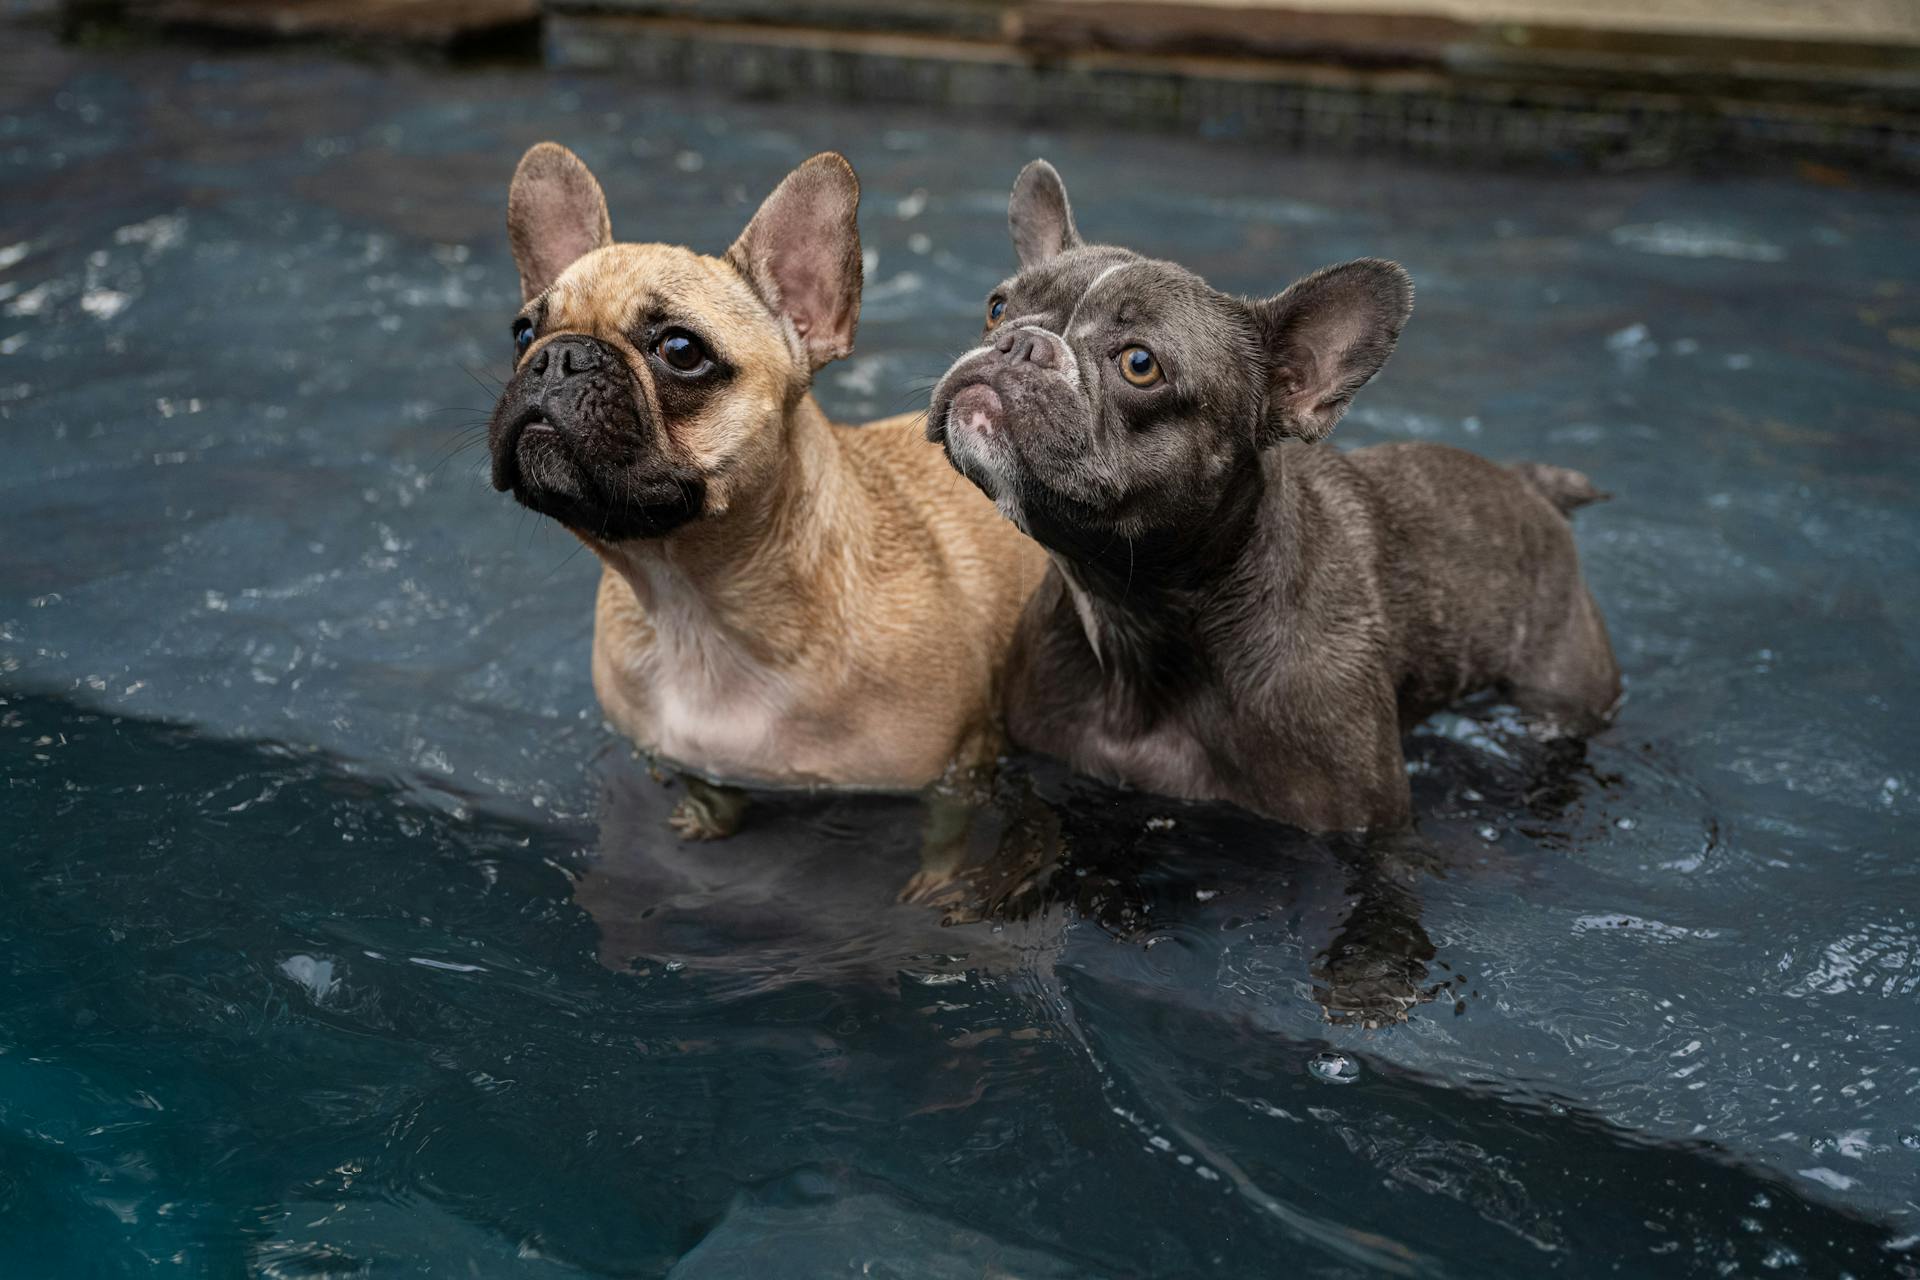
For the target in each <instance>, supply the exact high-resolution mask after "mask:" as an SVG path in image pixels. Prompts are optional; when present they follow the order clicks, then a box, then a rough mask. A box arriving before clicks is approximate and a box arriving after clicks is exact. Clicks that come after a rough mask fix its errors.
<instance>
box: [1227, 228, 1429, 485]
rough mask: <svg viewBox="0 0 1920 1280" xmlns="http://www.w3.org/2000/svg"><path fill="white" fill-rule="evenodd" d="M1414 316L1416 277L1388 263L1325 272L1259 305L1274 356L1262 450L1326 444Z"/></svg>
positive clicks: (1366, 262)
mask: <svg viewBox="0 0 1920 1280" xmlns="http://www.w3.org/2000/svg"><path fill="white" fill-rule="evenodd" d="M1412 312H1413V280H1412V278H1411V277H1409V276H1408V275H1407V273H1406V269H1405V268H1403V267H1402V266H1401V265H1400V264H1399V263H1397V262H1388V261H1386V260H1384V259H1381V258H1360V259H1357V260H1355V261H1353V262H1343V263H1341V264H1340V265H1339V266H1337V267H1323V268H1321V269H1320V270H1319V271H1316V272H1314V273H1313V274H1312V275H1310V276H1307V277H1306V278H1305V279H1302V280H1297V281H1295V282H1294V283H1293V284H1292V285H1290V286H1288V288H1287V290H1286V292H1284V293H1282V294H1280V295H1279V296H1278V297H1276V298H1268V299H1267V300H1266V301H1264V302H1256V303H1254V304H1253V314H1254V319H1255V321H1256V323H1258V325H1259V327H1260V338H1261V344H1262V346H1263V347H1264V348H1265V349H1266V354H1267V414H1266V420H1265V422H1264V424H1263V426H1262V429H1261V440H1260V444H1261V446H1262V447H1263V448H1264V447H1265V446H1267V445H1270V444H1274V443H1276V442H1277V441H1278V440H1279V439H1281V438H1282V437H1284V436H1293V437H1295V438H1296V439H1300V440H1321V439H1325V438H1326V434H1327V432H1329V431H1331V430H1333V424H1334V423H1336V422H1338V421H1340V418H1341V415H1343V414H1345V413H1346V411H1347V405H1348V403H1349V402H1351V401H1352V399H1353V394H1354V392H1356V391H1358V390H1359V389H1360V388H1361V387H1364V386H1365V385H1366V384H1367V380H1368V379H1369V378H1371V377H1373V375H1374V374H1376V373H1378V372H1379V371H1380V366H1381V365H1383V364H1385V363H1386V362H1387V357H1388V356H1390V355H1392V354H1393V346H1394V343H1396V342H1398V341H1399V339H1400V330H1401V328H1402V327H1404V326H1405V325H1406V323H1407V317H1408V316H1409V315H1410V314H1412Z"/></svg>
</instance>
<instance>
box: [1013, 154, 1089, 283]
mask: <svg viewBox="0 0 1920 1280" xmlns="http://www.w3.org/2000/svg"><path fill="white" fill-rule="evenodd" d="M1007 229H1008V230H1009V231H1011V232H1013V249H1014V252H1015V253H1017V254H1019V255H1020V269H1021V270H1022V271H1025V270H1026V269H1027V268H1028V267H1037V266H1039V265H1040V264H1041V263H1043V262H1045V261H1046V260H1047V259H1048V258H1051V257H1053V256H1054V255H1055V254H1058V253H1063V252H1065V251H1066V250H1068V249H1072V248H1075V247H1076V246H1078V245H1079V244H1080V232H1079V231H1078V230H1076V229H1075V228H1074V225H1073V206H1072V205H1070V204H1068V203H1067V184H1066V183H1064V182H1062V181H1060V175H1059V173H1057V172H1056V171H1055V170H1054V167H1053V166H1052V165H1050V164H1048V163H1047V162H1046V161H1045V160H1035V161H1033V162H1032V163H1030V164H1029V165H1027V167H1026V168H1024V169H1022V170H1021V171H1020V176H1019V177H1017V178H1015V179H1014V180H1013V196H1012V198H1011V199H1009V200H1008V201H1007Z"/></svg>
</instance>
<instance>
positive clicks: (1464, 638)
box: [928, 165, 1620, 830]
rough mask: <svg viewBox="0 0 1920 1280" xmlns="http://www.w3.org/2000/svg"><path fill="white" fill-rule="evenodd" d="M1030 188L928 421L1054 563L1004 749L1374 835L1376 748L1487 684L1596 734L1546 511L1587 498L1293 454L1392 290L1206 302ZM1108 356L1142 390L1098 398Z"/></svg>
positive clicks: (1428, 469) (1389, 809)
mask: <svg viewBox="0 0 1920 1280" xmlns="http://www.w3.org/2000/svg"><path fill="white" fill-rule="evenodd" d="M1035 173H1036V166H1034V165H1030V166H1028V169H1027V170H1026V171H1025V172H1023V173H1022V175H1021V182H1020V186H1018V187H1016V189H1015V193H1014V200H1013V206H1014V207H1013V211H1012V213H1011V215H1010V221H1011V222H1012V223H1013V226H1014V231H1015V237H1016V240H1017V241H1018V240H1020V238H1021V235H1022V224H1023V220H1024V221H1025V222H1026V224H1027V227H1028V230H1029V231H1030V232H1031V233H1032V234H1031V236H1030V237H1029V240H1030V243H1027V244H1022V246H1021V250H1020V252H1021V260H1022V271H1021V273H1020V274H1019V275H1016V276H1015V277H1013V278H1012V279H1010V280H1008V281H1006V282H1005V283H1004V284H1002V285H1001V286H1000V287H999V289H997V290H996V291H995V293H994V297H995V298H998V299H1001V300H1003V301H1004V303H1005V306H1004V308H1003V314H1002V318H1001V320H1000V321H999V322H998V323H997V324H991V325H989V331H988V333H987V334H986V337H985V339H984V345H983V346H981V347H980V348H977V349H976V350H974V351H971V352H969V353H968V354H967V355H966V356H963V357H962V358H961V359H960V361H959V362H957V363H956V364H955V365H954V367H953V368H952V369H950V370H949V371H948V373H947V375H946V377H945V378H943V379H942V381H941V383H940V385H939V387H937V388H936V389H935V391H934V397H933V405H932V411H931V413H930V415H929V417H928V436H929V438H930V439H933V440H936V441H939V442H941V443H942V444H943V445H944V446H945V448H946V450H947V454H948V457H949V459H950V460H951V461H952V462H953V464H954V466H955V467H956V468H957V469H958V470H959V471H960V472H961V473H962V474H963V475H965V476H967V477H968V478H969V479H971V480H973V481H974V482H975V483H976V484H978V485H979V486H980V487H981V488H982V489H984V490H985V491H986V492H987V493H988V494H989V495H990V496H991V497H993V498H994V499H995V501H996V502H998V503H999V505H1000V507H1001V510H1002V511H1003V512H1005V513H1006V514H1007V515H1008V516H1009V517H1010V518H1012V519H1014V520H1015V521H1017V522H1018V523H1019V524H1020V526H1021V527H1022V528H1023V529H1025V530H1026V531H1027V532H1028V533H1029V534H1030V535H1031V536H1033V537H1034V538H1036V539H1037V540H1038V541H1039V542H1041V543H1042V544H1043V545H1044V546H1046V547H1047V549H1048V550H1049V552H1050V553H1051V554H1052V556H1053V560H1054V566H1055V567H1054V569H1053V570H1052V571H1051V572H1050V573H1049V574H1048V576H1047V578H1046V580H1045V581H1044V582H1043V583H1042V585H1041V587H1040V589H1039V590H1038V592H1036V594H1035V596H1034V598H1033V600H1032V601H1031V602H1030V604H1029V605H1028V607H1027V610H1026V613H1025V616H1024V617H1023V619H1022V622H1021V626H1020V628H1019V631H1018V632H1017V634H1016V637H1015V640H1014V651H1013V654H1012V658H1011V661H1010V666H1009V670H1008V677H1007V693H1006V711H1007V723H1008V729H1009V731H1010V733H1011V734H1012V736H1013V738H1014V741H1015V742H1016V743H1018V744H1019V745H1021V746H1023V747H1026V748H1028V749H1031V750H1037V751H1042V752H1045V753H1047V754H1051V755H1055V756H1059V757H1061V758H1063V759H1065V760H1067V761H1068V762H1069V763H1071V764H1072V765H1074V766H1075V767H1076V768H1078V769H1080V770H1082V771H1083V772H1087V773H1091V774H1094V775H1096V776H1100V777H1104V778H1107V779H1110V780H1113V781H1118V782H1124V783H1129V784H1132V785H1135V786H1139V787H1142V788H1145V789H1148V790H1153V791H1158V792H1163V793H1166V794H1169V795H1176V796H1185V797H1191V798H1196V799H1224V800H1230V801H1233V802H1235V803H1237V804H1240V805H1242V806H1244V807H1246V808H1248V809H1252V810H1255V811H1257V812H1260V813H1265V814H1268V815H1270V816H1273V817H1276V818H1280V819H1282V820H1285V821H1288V822H1292V823H1296V824H1298V825H1301V826H1305V827H1311V828H1318V829H1346V830H1352V829H1384V828H1392V827H1397V826H1401V825H1404V824H1405V823H1406V822H1408V821H1409V819H1410V816H1411V815H1410V812H1409V805H1410V797H1409V792H1408V787H1407V780H1406V774H1405V768H1404V764H1403V759H1402V755H1401V745H1400V737H1401V734H1402V733H1403V732H1404V731H1405V730H1406V729H1407V728H1408V727H1410V726H1411V725H1412V724H1414V723H1415V722H1417V721H1418V720H1420V719H1421V718H1422V717H1424V716H1426V715H1428V714H1429V713H1431V712H1433V711H1435V710H1438V709H1439V708H1441V707H1444V706H1446V705H1447V704H1448V703H1450V702H1453V701H1455V700H1456V699H1459V698H1462V697H1464V696H1466V695H1468V694H1471V693H1474V692H1477V691H1480V690H1485V689H1496V690H1503V691H1505V692H1507V693H1508V694H1509V695H1510V696H1511V697H1512V698H1513V699H1514V700H1515V701H1516V702H1517V703H1518V704H1519V705H1521V706H1522V707H1523V708H1526V709H1528V710H1531V711H1534V712H1538V713H1541V714H1542V715H1545V716H1549V717H1551V718H1552V719H1553V721H1554V722H1555V723H1556V724H1558V725H1559V726H1560V727H1561V728H1563V729H1565V730H1566V731H1569V732H1573V733H1586V732H1591V731H1592V730H1594V729H1595V728H1597V727H1599V726H1600V725H1602V724H1604V723H1605V721H1606V719H1607V717H1608V716H1609V715H1610V714H1611V712H1612V709H1613V707H1614V704H1615V703H1616V702H1617V701H1618V698H1619V692H1620V684H1619V671H1618V667H1617V666H1616V664H1615V662H1614V657H1613V652H1612V649H1611V647H1610V645H1609V643H1608V640H1607V634H1606V628H1605V625H1604V623H1603V622H1602V620H1601V617H1600V613H1599V610H1598V608H1597V607H1596V606H1595V604H1594V602H1593V598H1592V596H1591V595H1590V594H1589V593H1588V591H1587V588H1586V585H1585V583H1584V582H1583V581H1582V579H1581V575H1580V566H1579V558H1578V553H1577V551H1576V548H1575V546H1574V540H1573V532H1572V529H1571V527H1570V526H1569V525H1568V523H1567V518H1566V513H1568V512H1570V511H1572V510H1573V509H1574V508H1576V507H1578V506H1581V505H1584V504H1585V503H1587V502H1591V501H1595V500H1597V499H1598V498H1600V497H1602V496H1604V495H1601V494H1600V493H1599V492H1598V491H1597V490H1595V489H1594V488H1593V486H1592V485H1591V484H1590V483H1589V482H1588V481H1587V479H1586V477H1584V476H1582V475H1580V474H1579V473H1578V472H1572V471H1567V470H1565V469H1563V468H1559V467H1549V466H1545V465H1542V464H1535V463H1524V464H1520V465H1518V466H1516V467H1511V468H1509V467H1502V466H1498V465H1496V464H1494V463H1491V462H1488V461H1486V460H1484V459H1482V458H1478V457H1475V456H1474V455H1472V454H1469V453H1464V452H1461V451H1460V450H1457V449H1451V448H1446V447H1444V446H1439V445H1429V444H1398V445H1380V446H1376V447H1374V448H1369V449H1360V450H1356V451H1353V452H1342V451H1340V450H1337V449H1335V448H1333V447H1332V446H1330V445H1327V444H1324V443H1320V442H1319V441H1320V440H1321V439H1322V438H1323V437H1324V436H1325V435H1326V433H1327V431H1329V430H1331V428H1332V426H1333V425H1334V423H1335V422H1337V421H1338V419H1339V417H1340V415H1341V414H1342V413H1344V412H1345V410H1346V407H1347V405H1348V403H1349V402H1350V401H1351V399H1352V397H1353V395H1354V393H1355V392H1356V391H1358V390H1359V389H1360V387H1361V386H1363V385H1364V384H1365V383H1366V381H1367V380H1368V379H1369V378H1371V377H1372V376H1373V374H1374V373H1375V372H1376V371H1377V370H1378V369H1379V368H1380V366H1381V365H1382V364H1383V363H1384V362H1385V361H1386V359H1387V357H1388V355H1389V354H1390V353H1391V352H1392V350H1393V345H1394V342H1395V340H1396V339H1397V337H1398V335H1399V332H1400V327H1401V325H1402V324H1404V323H1405V320H1406V317H1407V314H1408V311H1409V309H1410V307H1411V302H1412V292H1411V286H1410V284H1409V283H1408V281H1407V278H1406V273H1405V272H1404V271H1402V270H1401V269H1400V268H1399V267H1398V266H1397V265H1395V264H1392V263H1387V262H1381V261H1379V260H1375V259H1363V260H1361V261H1359V262H1354V263H1348V264H1345V265H1343V266H1340V267H1334V268H1329V269H1327V270H1325V271H1321V272H1316V273H1314V274H1313V275H1311V276H1308V277H1306V278H1305V279H1304V280H1302V281H1300V282H1298V283H1296V284H1295V285H1294V286H1293V287H1292V288H1290V289H1288V290H1287V291H1285V292H1284V293H1282V294H1280V295H1278V296H1277V297H1275V298H1272V299H1267V300H1261V301H1249V300H1246V299H1240V298H1234V297H1230V296H1228V295H1226V294H1222V293H1220V292H1218V291H1216V290H1214V289H1211V288H1209V287H1208V286H1207V284H1206V283H1205V282H1204V281H1203V280H1201V279H1200V278H1199V277H1198V276H1196V275H1194V274H1193V273H1192V272H1190V271H1187V270H1185V269H1184V268H1182V267H1179V266H1176V265H1174V264H1172V263H1169V262H1161V261H1156V260H1153V259H1148V258H1143V257H1140V256H1139V255H1137V254H1134V253H1131V252H1129V251H1127V250H1125V249H1119V248H1115V247H1112V246H1105V245H1086V244H1083V243H1081V242H1080V241H1079V237H1078V233H1077V232H1075V231H1073V230H1072V221H1071V214H1070V213H1068V212H1067V209H1068V205H1067V202H1066V194H1065V188H1064V186H1060V185H1059V177H1058V175H1057V174H1055V173H1054V172H1053V170H1052V168H1051V167H1050V166H1047V167H1045V168H1044V172H1043V173H1041V174H1040V175H1039V177H1038V178H1037V179H1036V178H1033V177H1031V176H1030V175H1034V174H1035ZM1049 180H1050V183H1051V185H1052V186H1055V187H1058V198H1057V200H1056V199H1054V197H1053V195H1052V194H1051V192H1050V191H1049V190H1048V182H1049ZM1036 184H1037V185H1036ZM1056 207H1057V209H1058V210H1059V211H1060V215H1061V216H1060V217H1059V218H1057V219H1052V220H1050V219H1049V216H1048V211H1049V210H1051V209H1054V208H1056ZM1035 210H1038V212H1037V213H1036V212H1035ZM1058 228H1064V234H1061V235H1059V236H1058V243H1059V245H1060V247H1059V248H1057V249H1056V250H1054V251H1052V252H1046V251H1045V249H1046V247H1047V246H1048V245H1049V244H1051V243H1054V242H1055V239H1056V229H1058ZM1032 245H1038V246H1040V247H1041V248H1040V251H1039V252H1036V253H1034V254H1033V255H1031V260H1029V259H1030V254H1029V248H1030V247H1031V246H1032ZM1133 346H1141V347H1145V348H1147V349H1148V350H1150V351H1151V352H1152V353H1153V356H1154V358H1155V360H1156V362H1157V363H1158V366H1159V367H1160V369H1161V370H1162V373H1163V380H1162V381H1160V382H1159V383H1157V384H1155V385H1153V386H1151V387H1147V388H1144V389H1143V388H1140V387H1136V386H1133V385H1131V384H1130V383H1129V382H1128V381H1127V380H1126V378H1125V377H1124V376H1123V375H1122V373H1121V364H1120V361H1121V359H1122V358H1123V357H1122V353H1124V352H1125V351H1126V350H1128V349H1129V348H1131V347H1133ZM975 388H991V394H989V393H988V392H987V391H986V390H983V389H975ZM963 391H966V392H968V394H967V395H966V396H964V397H962V398H961V402H960V407H961V409H962V412H960V413H953V412H951V410H953V408H954V405H955V398H956V396H958V395H959V394H960V393H961V392H963Z"/></svg>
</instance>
